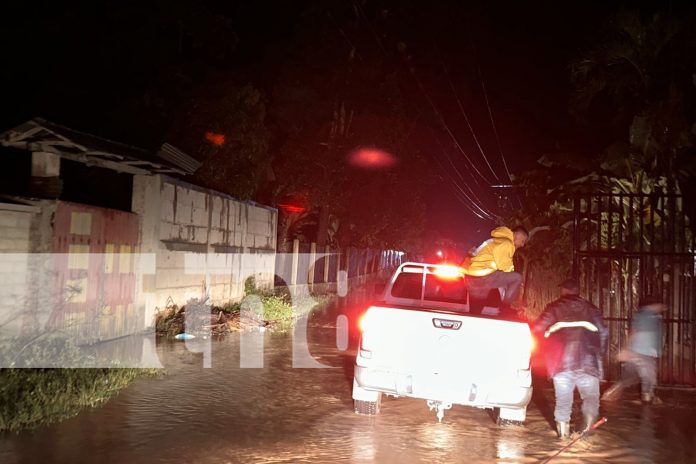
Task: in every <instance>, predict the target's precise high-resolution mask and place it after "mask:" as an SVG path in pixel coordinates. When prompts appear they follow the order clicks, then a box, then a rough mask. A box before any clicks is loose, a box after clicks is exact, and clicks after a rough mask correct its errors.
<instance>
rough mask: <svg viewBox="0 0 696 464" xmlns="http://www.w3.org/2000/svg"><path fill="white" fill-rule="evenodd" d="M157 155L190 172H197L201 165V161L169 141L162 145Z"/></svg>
mask: <svg viewBox="0 0 696 464" xmlns="http://www.w3.org/2000/svg"><path fill="white" fill-rule="evenodd" d="M157 156H158V157H160V158H162V159H163V160H165V161H167V162H169V163H171V164H173V165H175V166H178V167H180V168H182V169H185V170H186V171H187V172H188V174H193V173H194V172H196V169H198V168H199V167H200V166H201V163H200V162H199V161H197V160H195V159H193V158H191V157H190V156H189V155H187V154H186V153H184V152H183V151H181V150H179V149H178V148H176V147H175V146H174V145H171V144H169V143H165V144H163V145H162V148H160V151H159V152H158V153H157Z"/></svg>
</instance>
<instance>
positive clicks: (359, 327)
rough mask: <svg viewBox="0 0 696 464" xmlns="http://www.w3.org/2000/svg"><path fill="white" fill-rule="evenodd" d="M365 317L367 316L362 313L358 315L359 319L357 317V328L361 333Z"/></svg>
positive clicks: (364, 326)
mask: <svg viewBox="0 0 696 464" xmlns="http://www.w3.org/2000/svg"><path fill="white" fill-rule="evenodd" d="M366 317H367V314H363V315H362V316H360V319H358V330H360V333H363V332H364V331H365V328H366V325H367V324H366V322H367V321H366V320H365V319H366Z"/></svg>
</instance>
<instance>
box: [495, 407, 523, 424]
mask: <svg viewBox="0 0 696 464" xmlns="http://www.w3.org/2000/svg"><path fill="white" fill-rule="evenodd" d="M497 412H498V414H497V420H496V423H497V424H498V425H503V426H505V425H524V421H525V419H526V418H527V408H499V409H498V411H497Z"/></svg>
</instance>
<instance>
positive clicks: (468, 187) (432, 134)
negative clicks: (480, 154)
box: [430, 129, 493, 214]
mask: <svg viewBox="0 0 696 464" xmlns="http://www.w3.org/2000/svg"><path fill="white" fill-rule="evenodd" d="M430 133H431V136H432V137H433V138H434V139H435V141H436V142H437V144H438V145H439V146H440V150H441V151H442V153H443V155H445V158H446V159H447V161H448V162H449V164H450V166H452V170H453V171H454V172H455V173H456V174H457V177H459V179H460V180H461V181H462V182H463V184H464V185H465V186H466V188H467V190H469V192H471V195H472V196H473V197H474V199H475V200H476V201H477V202H478V203H480V204H481V205H483V206H485V203H484V202H483V201H482V200H481V198H479V196H478V195H476V193H475V192H474V191H473V190H472V189H471V187H470V186H469V184H468V183H467V181H466V179H464V176H462V174H461V173H460V172H459V169H458V168H457V166H456V165H455V164H454V162H452V159H451V158H450V156H449V155H448V154H447V150H446V149H445V147H444V146H443V145H442V142H440V139H439V138H438V137H437V136H436V135H435V134H434V132H433V131H432V129H431V130H430ZM486 209H487V208H486ZM488 213H489V214H493V213H491V212H490V211H488Z"/></svg>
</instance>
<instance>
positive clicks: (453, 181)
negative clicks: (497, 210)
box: [431, 130, 498, 219]
mask: <svg viewBox="0 0 696 464" xmlns="http://www.w3.org/2000/svg"><path fill="white" fill-rule="evenodd" d="M431 135H433V138H435V140H436V142H437V143H438V145H439V146H440V148H441V150H442V154H443V155H444V156H445V159H447V161H448V162H449V164H450V166H451V167H452V170H453V171H454V172H455V173H456V174H457V176H458V177H459V178H460V179H461V181H462V182H463V183H464V185H465V186H466V188H467V190H468V191H469V192H470V193H471V195H472V196H473V199H472V198H471V197H470V196H469V195H468V194H467V193H466V192H465V191H464V190H463V189H462V187H461V185H460V184H459V182H457V180H456V179H454V178H453V177H452V174H451V171H450V170H449V169H447V167H446V166H444V165H443V164H442V162H441V161H440V158H439V157H437V156H433V158H435V161H436V162H437V164H438V165H439V166H440V168H442V170H443V171H444V172H445V174H446V175H447V176H448V177H449V181H450V184H451V185H452V186H454V187H455V188H454V190H455V193H458V195H463V196H464V197H465V198H466V199H467V200H468V202H469V203H470V204H471V205H472V206H474V207H476V208H477V209H478V210H479V211H481V213H482V214H484V215H485V216H487V218H488V219H497V218H498V216H497V215H496V214H494V213H492V212H491V211H490V210H488V209H487V208H485V204H484V203H483V202H482V201H481V199H480V198H479V197H478V196H477V195H476V193H475V192H474V191H473V190H472V189H471V187H470V186H469V184H468V183H467V182H466V180H465V179H464V177H463V176H462V175H461V173H460V172H459V170H458V169H457V167H456V166H455V164H454V163H453V162H452V159H451V158H450V157H449V155H448V154H447V151H446V150H445V147H444V146H442V143H441V142H440V141H439V139H437V137H436V136H435V135H434V134H432V130H431ZM460 201H462V200H461V198H460ZM467 206H469V205H468V204H467ZM470 209H471V208H470ZM477 215H478V213H477ZM482 219H483V218H482Z"/></svg>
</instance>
